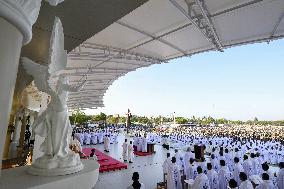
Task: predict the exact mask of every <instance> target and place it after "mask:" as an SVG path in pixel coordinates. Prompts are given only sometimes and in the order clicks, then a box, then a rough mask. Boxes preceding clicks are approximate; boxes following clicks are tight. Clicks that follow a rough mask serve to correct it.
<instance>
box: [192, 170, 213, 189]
mask: <svg viewBox="0 0 284 189" xmlns="http://www.w3.org/2000/svg"><path fill="white" fill-rule="evenodd" d="M197 173H198V175H197V177H196V178H195V180H194V183H193V186H192V189H210V185H209V179H208V177H207V176H206V175H205V174H204V173H203V170H202V168H201V166H198V167H197Z"/></svg>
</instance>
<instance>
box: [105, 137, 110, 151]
mask: <svg viewBox="0 0 284 189" xmlns="http://www.w3.org/2000/svg"><path fill="white" fill-rule="evenodd" d="M104 149H105V152H109V150H110V138H109V135H105V137H104Z"/></svg>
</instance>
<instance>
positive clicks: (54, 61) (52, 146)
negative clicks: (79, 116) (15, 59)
mask: <svg viewBox="0 0 284 189" xmlns="http://www.w3.org/2000/svg"><path fill="white" fill-rule="evenodd" d="M21 62H22V64H23V66H24V68H25V70H26V71H27V73H28V74H30V75H32V76H33V77H34V82H35V85H36V86H37V88H38V89H39V90H41V91H43V92H45V93H47V94H49V95H50V97H51V101H50V103H49V104H48V106H47V108H46V110H45V111H44V112H42V113H41V114H40V115H39V116H38V117H37V119H36V120H35V121H34V123H33V129H34V132H35V133H36V134H37V135H39V136H41V137H45V141H44V142H43V143H42V145H41V147H40V150H41V151H42V152H43V153H44V155H43V156H41V157H40V158H38V159H36V160H35V161H34V162H33V164H32V166H31V168H30V169H29V172H30V173H31V174H36V175H48V176H49V175H65V174H71V173H74V172H78V171H80V170H82V169H83V165H82V163H81V161H80V157H79V155H78V154H75V153H74V152H72V151H71V150H70V149H69V142H70V139H71V132H72V128H71V125H70V121H69V116H68V108H67V99H68V92H69V91H72V92H75V91H78V90H80V89H81V88H82V86H83V85H84V84H85V82H86V80H85V81H83V82H82V83H81V84H79V85H76V86H71V85H69V83H68V79H67V77H66V76H63V75H58V73H59V71H61V70H63V69H64V68H65V67H66V63H67V52H66V51H65V50H64V34H63V28H62V24H61V22H60V19H59V18H55V21H54V25H53V31H52V35H51V40H50V50H49V60H48V65H47V66H43V65H40V64H37V63H35V62H33V61H32V60H30V59H28V58H25V57H24V58H22V59H21Z"/></svg>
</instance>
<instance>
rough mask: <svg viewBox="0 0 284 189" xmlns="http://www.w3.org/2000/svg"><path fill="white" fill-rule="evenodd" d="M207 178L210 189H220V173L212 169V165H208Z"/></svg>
mask: <svg viewBox="0 0 284 189" xmlns="http://www.w3.org/2000/svg"><path fill="white" fill-rule="evenodd" d="M207 177H208V179H209V185H210V189H218V188H219V178H218V173H217V172H216V171H215V170H214V169H212V164H211V163H207Z"/></svg>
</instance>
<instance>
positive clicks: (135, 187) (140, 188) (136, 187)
mask: <svg viewBox="0 0 284 189" xmlns="http://www.w3.org/2000/svg"><path fill="white" fill-rule="evenodd" d="M132 180H133V183H132V185H130V186H128V187H127V189H145V186H144V184H143V183H140V182H139V173H138V172H134V173H133V175H132Z"/></svg>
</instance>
